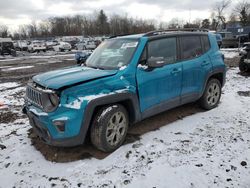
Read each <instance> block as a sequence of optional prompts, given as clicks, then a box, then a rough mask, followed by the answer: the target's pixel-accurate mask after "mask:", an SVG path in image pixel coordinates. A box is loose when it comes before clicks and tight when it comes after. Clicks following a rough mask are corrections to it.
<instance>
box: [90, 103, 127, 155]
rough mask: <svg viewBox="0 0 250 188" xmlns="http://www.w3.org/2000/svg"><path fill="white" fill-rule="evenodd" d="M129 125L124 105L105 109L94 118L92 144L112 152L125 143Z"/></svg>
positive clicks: (91, 134) (91, 135)
mask: <svg viewBox="0 0 250 188" xmlns="http://www.w3.org/2000/svg"><path fill="white" fill-rule="evenodd" d="M128 125H129V118H128V113H127V111H126V109H125V108H124V107H123V106H122V105H119V104H117V105H112V106H106V107H103V108H101V109H100V110H99V111H98V113H97V114H96V116H95V117H94V120H93V124H92V127H91V133H90V137H91V142H92V144H93V145H94V146H95V147H96V148H98V149H100V150H102V151H104V152H112V151H114V150H116V149H117V148H119V146H120V145H121V144H122V143H123V142H124V140H125V137H126V135H127V131H128Z"/></svg>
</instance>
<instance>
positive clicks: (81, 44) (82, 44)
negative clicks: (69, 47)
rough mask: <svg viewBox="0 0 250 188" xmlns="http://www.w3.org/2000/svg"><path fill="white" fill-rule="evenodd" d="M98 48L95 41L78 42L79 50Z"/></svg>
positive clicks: (77, 47)
mask: <svg viewBox="0 0 250 188" xmlns="http://www.w3.org/2000/svg"><path fill="white" fill-rule="evenodd" d="M95 48H96V43H95V41H81V42H79V43H77V44H76V49H77V50H94V49H95Z"/></svg>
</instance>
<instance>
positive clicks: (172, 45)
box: [148, 37, 177, 63]
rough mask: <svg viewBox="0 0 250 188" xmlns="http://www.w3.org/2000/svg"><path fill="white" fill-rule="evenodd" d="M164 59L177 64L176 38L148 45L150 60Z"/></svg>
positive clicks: (160, 40) (155, 41) (152, 42)
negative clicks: (152, 58) (153, 58)
mask: <svg viewBox="0 0 250 188" xmlns="http://www.w3.org/2000/svg"><path fill="white" fill-rule="evenodd" d="M150 57H162V58H163V59H164V60H165V61H166V62H167V63H175V62H176V59H177V53H176V37H172V38H164V39H159V40H154V41H151V42H149V44H148V58H150Z"/></svg>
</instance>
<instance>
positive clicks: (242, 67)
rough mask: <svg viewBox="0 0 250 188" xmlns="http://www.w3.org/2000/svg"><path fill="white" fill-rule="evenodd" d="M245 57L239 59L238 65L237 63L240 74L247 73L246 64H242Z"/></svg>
mask: <svg viewBox="0 0 250 188" xmlns="http://www.w3.org/2000/svg"><path fill="white" fill-rule="evenodd" d="M244 59H245V57H244V56H243V57H241V59H240V63H239V69H240V72H247V71H248V66H247V64H246V63H245V62H244Z"/></svg>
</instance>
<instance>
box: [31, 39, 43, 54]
mask: <svg viewBox="0 0 250 188" xmlns="http://www.w3.org/2000/svg"><path fill="white" fill-rule="evenodd" d="M46 50H47V47H46V45H45V43H44V42H43V41H39V40H34V41H32V42H31V43H30V44H29V45H28V51H29V52H40V51H43V52H46Z"/></svg>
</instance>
